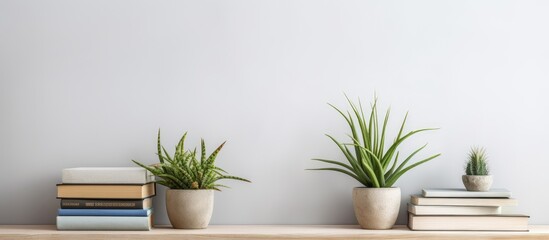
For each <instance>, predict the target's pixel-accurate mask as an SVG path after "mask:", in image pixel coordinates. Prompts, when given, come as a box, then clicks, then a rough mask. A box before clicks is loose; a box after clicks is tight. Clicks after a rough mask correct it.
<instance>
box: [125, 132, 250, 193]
mask: <svg viewBox="0 0 549 240" xmlns="http://www.w3.org/2000/svg"><path fill="white" fill-rule="evenodd" d="M186 137H187V133H185V134H183V137H181V140H179V143H178V144H177V146H176V147H175V154H174V155H173V156H170V154H168V151H166V149H165V148H164V147H163V146H162V144H161V143H160V130H158V139H157V155H158V160H159V161H160V163H157V164H154V165H151V166H147V165H144V164H142V163H140V162H137V161H135V160H132V161H133V162H134V163H135V164H137V165H139V166H141V167H143V168H145V169H147V170H148V171H150V172H151V173H152V174H154V175H155V176H157V177H160V178H161V179H159V180H158V179H157V183H159V184H162V185H164V186H166V187H169V188H170V189H214V190H218V191H220V189H219V188H220V187H227V186H225V185H222V184H218V183H217V181H218V180H221V179H232V180H239V181H245V182H250V181H249V180H247V179H244V178H240V177H236V176H230V175H225V174H226V173H227V172H226V171H224V170H223V169H221V168H219V167H217V166H215V159H216V157H217V154H218V153H219V151H221V149H222V148H223V146H224V145H225V142H223V143H222V144H221V145H220V146H218V147H217V148H216V149H215V150H214V151H213V152H212V153H211V154H210V155H209V156H207V155H206V144H205V143H204V139H202V140H201V142H200V149H201V152H200V160H198V159H197V155H198V154H197V152H196V148H195V149H194V150H192V151H191V150H186V149H185V138H186Z"/></svg>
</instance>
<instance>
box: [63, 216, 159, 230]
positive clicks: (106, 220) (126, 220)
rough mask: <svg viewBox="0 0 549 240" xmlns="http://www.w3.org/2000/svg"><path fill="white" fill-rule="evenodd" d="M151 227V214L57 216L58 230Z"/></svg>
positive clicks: (144, 228) (137, 228) (147, 228)
mask: <svg viewBox="0 0 549 240" xmlns="http://www.w3.org/2000/svg"><path fill="white" fill-rule="evenodd" d="M151 227H152V219H151V215H149V216H146V217H134V216H132V217H124V216H116V217H112V216H57V229H58V230H115V231H124V230H126V231H149V230H151Z"/></svg>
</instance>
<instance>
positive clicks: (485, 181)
mask: <svg viewBox="0 0 549 240" xmlns="http://www.w3.org/2000/svg"><path fill="white" fill-rule="evenodd" d="M486 159H487V158H486V150H485V149H484V148H478V147H474V148H471V151H470V152H469V160H467V165H466V166H465V174H466V175H463V176H462V177H461V179H462V180H463V185H465V188H466V189H467V191H480V192H485V191H489V190H490V187H491V186H492V181H493V180H492V175H489V174H490V171H489V169H488V162H487V161H486Z"/></svg>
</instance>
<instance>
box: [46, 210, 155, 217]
mask: <svg viewBox="0 0 549 240" xmlns="http://www.w3.org/2000/svg"><path fill="white" fill-rule="evenodd" d="M150 212H151V210H149V209H59V210H58V211H57V215H58V216H128V217H129V216H134V217H146V216H148V215H149V214H150Z"/></svg>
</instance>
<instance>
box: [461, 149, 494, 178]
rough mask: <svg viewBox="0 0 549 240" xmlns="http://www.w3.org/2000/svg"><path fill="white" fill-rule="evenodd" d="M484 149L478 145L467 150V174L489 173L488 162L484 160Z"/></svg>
mask: <svg viewBox="0 0 549 240" xmlns="http://www.w3.org/2000/svg"><path fill="white" fill-rule="evenodd" d="M486 159H487V157H486V150H485V149H484V148H480V147H473V148H471V151H470V152H469V160H468V161H467V165H466V167H465V174H467V175H489V173H490V171H489V170H488V162H487V161H486Z"/></svg>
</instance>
